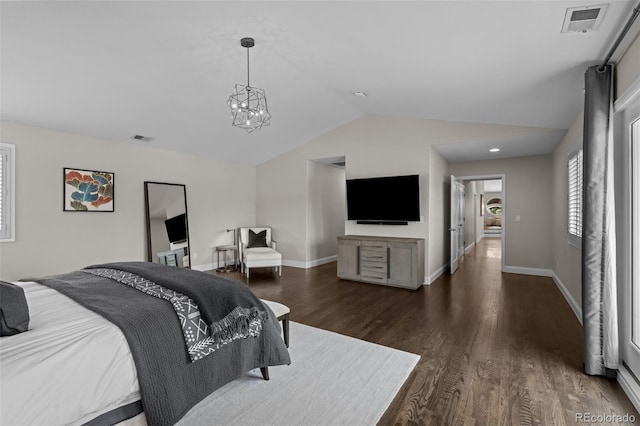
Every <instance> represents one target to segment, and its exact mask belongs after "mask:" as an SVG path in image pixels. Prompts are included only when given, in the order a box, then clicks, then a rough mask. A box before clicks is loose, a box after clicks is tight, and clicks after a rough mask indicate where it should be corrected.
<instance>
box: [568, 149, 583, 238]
mask: <svg viewBox="0 0 640 426" xmlns="http://www.w3.org/2000/svg"><path fill="white" fill-rule="evenodd" d="M567 169H568V189H567V196H568V207H569V208H568V212H569V217H568V222H567V224H568V232H569V237H570V238H571V237H575V238H578V239H582V191H583V189H582V181H583V176H582V149H580V150H579V151H577V152H575V153H573V154H571V155H570V156H569V160H568V161H567Z"/></svg>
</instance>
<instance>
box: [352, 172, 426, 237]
mask: <svg viewBox="0 0 640 426" xmlns="http://www.w3.org/2000/svg"><path fill="white" fill-rule="evenodd" d="M347 218H348V220H356V221H358V222H359V223H376V224H386V223H388V224H398V225H405V224H406V223H407V222H419V221H420V184H419V178H418V175H407V176H390V177H378V178H369V179H349V180H347Z"/></svg>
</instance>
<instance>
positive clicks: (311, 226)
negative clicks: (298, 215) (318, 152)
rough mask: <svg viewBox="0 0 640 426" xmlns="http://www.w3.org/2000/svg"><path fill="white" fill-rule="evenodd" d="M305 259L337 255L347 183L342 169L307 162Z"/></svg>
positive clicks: (342, 227) (342, 225)
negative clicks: (337, 242)
mask: <svg viewBox="0 0 640 426" xmlns="http://www.w3.org/2000/svg"><path fill="white" fill-rule="evenodd" d="M307 179H308V185H309V188H308V194H309V196H308V199H307V205H308V208H307V235H308V239H307V259H309V260H310V261H318V260H323V259H327V258H329V257H333V256H336V255H337V249H338V248H337V244H336V241H337V238H338V236H339V235H344V223H345V222H344V221H345V218H346V195H345V192H346V184H345V171H344V168H340V167H335V166H331V165H327V164H324V163H320V162H317V161H309V162H308V168H307Z"/></svg>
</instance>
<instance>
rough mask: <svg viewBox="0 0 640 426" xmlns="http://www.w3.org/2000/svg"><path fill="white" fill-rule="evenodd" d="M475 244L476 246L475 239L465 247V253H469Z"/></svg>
mask: <svg viewBox="0 0 640 426" xmlns="http://www.w3.org/2000/svg"><path fill="white" fill-rule="evenodd" d="M475 246H476V242H475V241H473V242H471V244H469V245H468V246H467V247H465V249H464V253H465V254H467V253H469V252H470V251H471V250H473V248H474V247H475Z"/></svg>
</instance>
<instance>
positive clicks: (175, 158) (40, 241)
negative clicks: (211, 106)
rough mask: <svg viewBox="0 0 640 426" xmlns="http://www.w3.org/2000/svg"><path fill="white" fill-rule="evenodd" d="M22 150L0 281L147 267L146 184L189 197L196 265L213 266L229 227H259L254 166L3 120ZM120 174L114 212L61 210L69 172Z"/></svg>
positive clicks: (9, 139)
mask: <svg viewBox="0 0 640 426" xmlns="http://www.w3.org/2000/svg"><path fill="white" fill-rule="evenodd" d="M1 126H2V141H3V142H6V143H12V144H15V145H16V217H17V219H16V241H15V242H11V243H0V277H1V279H3V280H17V279H20V278H24V277H34V276H43V275H50V274H57V273H63V272H68V271H70V270H74V269H78V268H82V267H83V266H86V265H90V264H92V263H99V262H106V261H120V260H146V226H145V208H144V184H143V182H144V181H145V180H149V181H158V182H171V183H183V184H185V185H186V188H187V204H188V214H189V231H190V238H191V239H190V243H191V262H192V264H193V265H194V268H196V269H199V268H198V267H200V269H202V268H209V267H211V266H212V265H211V263H212V258H213V254H212V249H213V248H214V247H215V246H216V245H220V244H229V243H231V242H232V236H231V233H229V234H227V233H226V232H225V229H226V228H231V227H237V226H243V225H246V224H251V225H253V224H254V223H255V211H256V201H255V200H256V189H255V188H256V184H255V182H256V174H255V167H254V166H247V165H242V164H239V163H230V162H222V161H216V160H210V159H204V158H199V157H194V156H190V155H186V154H179V153H176V152H170V151H164V150H158V149H152V148H148V147H146V146H140V145H134V144H126V143H117V142H110V141H106V140H102V139H97V138H92V137H87V136H82V135H76V134H70V133H63V132H59V131H54V130H49V129H44V128H38V127H32V126H26V125H22V124H17V123H12V122H6V121H3V122H2V123H1ZM63 167H76V168H82V169H89V170H101V171H108V172H114V173H115V212H114V213H86V212H85V213H83V212H63V211H62V190H63V180H62V169H63Z"/></svg>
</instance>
